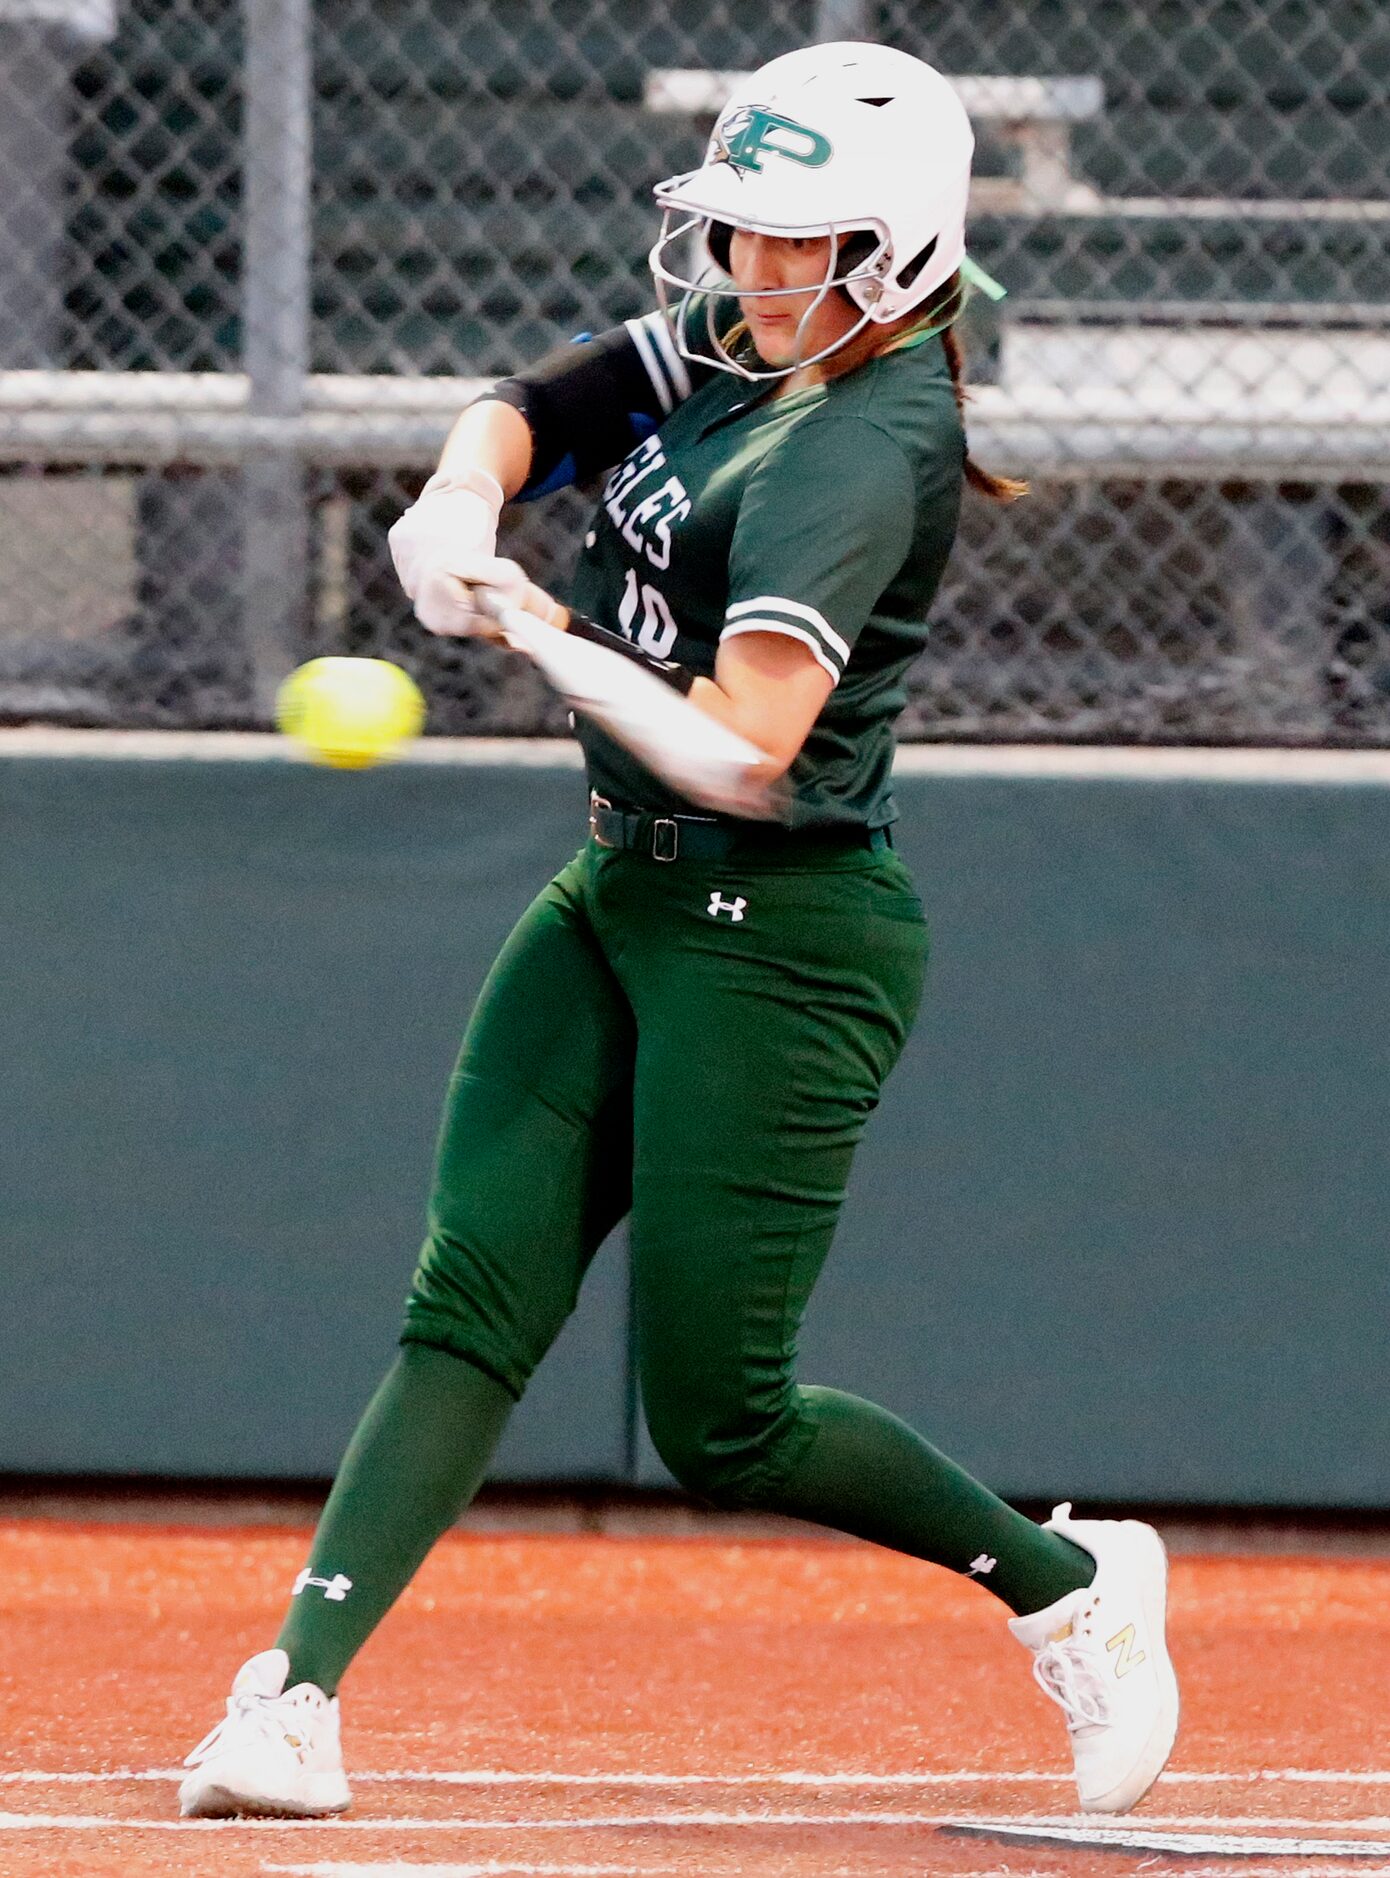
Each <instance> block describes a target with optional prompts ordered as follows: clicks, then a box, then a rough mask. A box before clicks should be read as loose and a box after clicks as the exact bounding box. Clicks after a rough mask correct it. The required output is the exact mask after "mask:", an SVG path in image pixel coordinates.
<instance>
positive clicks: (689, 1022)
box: [404, 843, 927, 1506]
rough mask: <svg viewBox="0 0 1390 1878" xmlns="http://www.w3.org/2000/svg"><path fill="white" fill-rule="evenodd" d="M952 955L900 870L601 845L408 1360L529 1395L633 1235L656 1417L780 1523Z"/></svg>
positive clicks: (477, 1147)
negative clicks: (898, 1107)
mask: <svg viewBox="0 0 1390 1878" xmlns="http://www.w3.org/2000/svg"><path fill="white" fill-rule="evenodd" d="M926 953H927V937H926V926H925V922H924V919H923V914H922V908H921V905H920V904H919V902H918V899H917V896H916V893H915V891H914V889H913V886H912V882H911V878H910V876H909V875H908V873H907V870H906V868H905V867H904V866H903V864H902V862H901V861H900V860H899V859H898V858H897V857H896V855H894V854H893V853H892V852H891V850H884V851H873V850H871V849H869V848H833V849H830V848H822V849H821V850H819V851H818V852H812V853H809V854H807V853H801V854H789V853H788V852H787V851H786V850H777V851H775V852H758V853H757V854H756V855H755V857H754V858H752V859H750V860H748V861H746V862H745V861H740V862H737V863H733V862H729V861H720V862H712V861H711V862H692V861H688V860H685V859H682V860H680V861H678V862H675V863H673V864H671V865H663V864H662V863H660V862H657V861H654V860H653V859H651V858H650V857H649V856H643V855H638V854H629V853H620V852H612V851H607V850H603V849H600V848H598V847H597V846H596V845H594V844H593V843H590V844H589V845H588V846H587V847H585V848H584V849H583V850H581V852H580V853H579V855H578V856H577V857H576V858H575V859H574V860H573V861H572V862H571V863H570V864H569V866H567V867H566V868H565V869H564V870H563V871H562V872H561V873H560V874H559V875H558V876H557V877H556V879H555V880H553V881H552V882H551V884H550V885H549V886H548V887H547V888H546V889H545V891H544V892H543V893H542V894H541V895H540V897H539V898H538V899H537V900H536V901H535V903H534V904H533V905H532V906H531V908H530V910H529V911H528V912H527V913H526V914H525V915H524V917H523V918H522V920H521V922H520V924H519V925H518V926H517V928H516V930H515V931H514V932H513V934H512V935H511V938H510V939H509V940H508V942H507V944H506V946H505V947H504V949H503V951H502V953H501V955H500V956H499V958H498V960H497V962H496V964H495V966H494V967H493V970H492V972H491V974H490V976H489V978H488V980H487V983H486V985H485V986H484V989H483V992H482V995H481V997H480V999H479V1002H478V1005H477V1008H476V1010H475V1012H474V1014H473V1018H472V1021H471V1022H470V1024H469V1027H468V1031H467V1035H466V1036H465V1038H464V1042H463V1048H462V1052H461V1055H460V1057H459V1061H458V1066H457V1069H456V1071H455V1073H454V1076H453V1079H452V1081H451V1084H450V1088H449V1096H448V1102H447V1107H446V1111H445V1116H444V1122H443V1128H442V1134H441V1139H440V1145H439V1158H438V1167H437V1175H436V1181H435V1187H434V1192H433V1197H432V1202H431V1208H430V1221H429V1237H428V1239H427V1241H426V1244H425V1248H424V1251H423V1254H422V1257H421V1261H420V1265H419V1269H418V1271H417V1274H416V1278H415V1282H414V1286H413V1289H412V1294H411V1297H410V1301H409V1305H408V1309H407V1319H406V1328H405V1332H404V1341H406V1342H408V1343H409V1342H415V1343H422V1344H427V1345H433V1346H435V1347H437V1348H439V1349H442V1350H446V1351H450V1352H452V1353H453V1354H455V1355H457V1356H461V1357H464V1358H466V1359H467V1360H469V1361H470V1362H472V1363H473V1364H475V1365H476V1366H477V1367H479V1368H481V1369H483V1370H486V1371H488V1372H489V1373H491V1374H492V1375H493V1376H495V1377H496V1378H497V1379H498V1380H499V1381H500V1382H501V1383H503V1384H504V1385H505V1386H506V1388H507V1389H508V1390H510V1391H511V1392H512V1393H513V1394H514V1395H516V1396H518V1397H519V1396H520V1394H521V1392H522V1390H523V1389H524V1388H525V1386H526V1383H527V1380H528V1379H529V1377H530V1375H531V1373H532V1371H533V1370H534V1368H535V1367H536V1365H537V1364H538V1363H539V1362H540V1360H541V1359H542V1357H543V1356H544V1355H545V1353H546V1351H547V1349H548V1348H549V1347H550V1344H551V1343H552V1341H553V1340H554V1338H555V1336H556V1334H557V1333H558V1331H559V1330H560V1328H561V1326H562V1325H563V1323H564V1321H565V1319H566V1318H567V1317H568V1315H569V1313H570V1312H571V1310H572V1309H573V1307H574V1303H575V1299H576V1296H577V1293H578V1290H579V1285H580V1281H581V1280H582V1278H583V1276H584V1272H585V1269H586V1267H587V1266H588V1263H589V1261H590V1259H591V1258H592V1257H593V1254H594V1252H595V1251H596V1250H597V1248H598V1246H599V1244H600V1242H601V1241H602V1240H603V1239H604V1238H605V1236H606V1235H607V1234H608V1232H609V1231H610V1230H611V1229H612V1227H613V1226H614V1225H616V1224H617V1222H618V1221H619V1220H620V1219H622V1218H623V1217H624V1215H627V1214H629V1213H630V1215H631V1225H630V1234H631V1258H632V1272H633V1296H634V1301H635V1313H636V1335H637V1350H638V1360H639V1364H640V1372H641V1384H642V1398H643V1404H644V1407H645V1411H646V1417H647V1425H648V1427H649V1429H650V1431H651V1435H652V1439H653V1441H654V1442H655V1444H656V1447H657V1449H658V1451H659V1452H660V1454H661V1455H662V1457H663V1459H664V1460H665V1462H666V1464H667V1466H668V1467H669V1468H670V1469H671V1471H672V1473H673V1474H674V1475H675V1476H676V1478H677V1479H678V1480H679V1481H681V1482H682V1483H683V1484H684V1485H685V1486H687V1487H688V1488H690V1489H691V1490H692V1491H694V1492H697V1493H700V1494H702V1495H704V1496H706V1497H707V1498H710V1499H713V1500H716V1501H719V1502H721V1503H725V1504H731V1505H744V1506H750V1505H764V1506H773V1505H777V1504H779V1489H780V1487H781V1485H782V1483H783V1482H784V1481H785V1480H786V1479H787V1477H788V1476H789V1474H790V1473H791V1471H792V1470H793V1469H795V1468H796V1466H797V1464H798V1462H799V1460H800V1458H801V1457H802V1455H803V1454H804V1452H805V1450H806V1449H807V1447H808V1446H809V1445H810V1444H811V1443H812V1442H813V1441H814V1438H815V1432H816V1427H815V1424H816V1396H817V1394H818V1393H819V1392H816V1391H802V1390H798V1388H797V1387H796V1384H795V1381H794V1377H793V1366H794V1359H795V1353H796V1338H797V1331H798V1326H799V1325H800V1322H801V1318H802V1313H803V1311H804V1308H805V1305H806V1301H807V1299H808V1297H809V1296H810V1293H811V1288H812V1286H813V1285H814V1283H815V1281H816V1278H817V1275H818V1274H819V1272H820V1270H821V1267H822V1265H823V1263H824V1261H825V1257H826V1254H827V1252H828V1251H829V1248H830V1241H831V1236H832V1234H833V1233H834V1230H835V1222H836V1218H837V1216H838V1214H839V1211H840V1205H841V1202H842V1200H843V1198H844V1193H845V1183H846V1181H847V1179H848V1177H849V1171H850V1163H851V1160H852V1158H853V1155H854V1149H855V1146H856V1144H857V1143H858V1141H859V1138H860V1135H861V1134H862V1132H863V1129H864V1124H865V1123H866V1121H867V1120H868V1118H869V1116H870V1114H871V1113H872V1111H873V1109H874V1107H875V1105H876V1103H877V1101H878V1098H879V1092H880V1090H881V1088H882V1086H883V1082H884V1078H885V1077H886V1076H887V1075H888V1072H889V1071H890V1070H891V1069H892V1067H893V1064H894V1063H895V1062H896V1060H897V1057H898V1055H899V1052H900V1051H901V1049H902V1047H903V1042H904V1040H905V1038H906V1036H907V1034H908V1031H909V1029H910V1027H911V1025H912V1021H913V1018H914V1016H915V1014H916V1011H917V1005H918V1001H919V998H920V995H921V988H922V979H923V971H924V966H925V960H926Z"/></svg>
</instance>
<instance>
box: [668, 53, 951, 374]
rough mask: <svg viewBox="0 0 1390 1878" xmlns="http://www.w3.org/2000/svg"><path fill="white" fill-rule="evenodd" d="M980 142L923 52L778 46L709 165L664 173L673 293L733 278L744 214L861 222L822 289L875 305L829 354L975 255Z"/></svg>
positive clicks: (807, 231)
mask: <svg viewBox="0 0 1390 1878" xmlns="http://www.w3.org/2000/svg"><path fill="white" fill-rule="evenodd" d="M974 147H975V139H974V135H973V133H972V131H971V128H970V120H969V118H968V117H967V116H966V114H965V107H964V106H963V105H962V104H961V102H960V99H959V98H958V97H957V96H956V93H955V91H954V89H953V88H952V86H951V84H950V83H949V81H948V80H947V79H945V78H943V77H942V75H941V73H940V72H938V71H937V70H936V69H935V68H934V67H933V66H930V65H928V64H926V63H925V62H924V61H923V60H921V59H915V58H913V57H912V56H911V54H909V53H906V52H899V51H896V50H895V49H894V48H893V47H891V46H879V45H872V44H860V43H857V42H855V41H844V42H840V43H835V44H831V45H821V46H807V47H805V48H804V49H803V50H801V51H799V52H788V53H786V54H784V56H783V57H781V58H778V59H773V60H772V61H771V62H770V63H769V64H767V65H764V66H762V67H761V68H760V70H758V71H756V72H754V73H753V74H752V75H751V76H750V77H748V78H747V79H745V80H744V81H743V83H742V84H740V85H739V87H738V89H737V90H736V91H735V92H734V94H733V96H732V97H731V98H730V99H729V101H728V103H727V104H726V105H725V106H724V109H723V110H722V111H721V112H720V114H719V118H718V120H717V122H716V124H715V126H714V131H713V134H712V136H711V137H710V141H709V147H708V149H707V150H706V152H705V159H704V162H703V163H702V164H701V166H700V168H699V169H697V170H690V171H688V172H687V173H686V174H684V175H682V176H672V177H669V178H668V179H667V180H666V181H665V182H661V183H658V184H657V185H656V188H655V191H654V193H655V196H656V199H657V202H658V203H659V204H660V205H661V207H662V209H663V211H664V216H663V221H662V229H661V234H660V235H659V237H658V239H657V241H656V244H655V246H654V247H653V248H652V251H651V254H650V256H649V260H650V263H651V268H652V273H653V275H654V276H655V279H656V283H657V289H658V293H659V294H660V296H661V298H662V302H663V304H667V303H668V301H667V294H666V292H665V290H666V289H667V288H675V289H676V290H677V291H678V292H680V293H681V294H682V295H685V296H686V297H687V298H688V297H689V296H690V295H691V294H693V293H695V292H697V291H701V292H707V293H708V292H711V291H713V293H714V294H715V295H721V296H727V295H728V294H730V293H731V292H732V289H731V288H730V287H729V286H728V285H727V282H725V283H724V284H722V285H721V284H720V283H719V282H718V281H717V280H714V279H712V274H713V273H714V272H715V271H716V270H717V273H718V274H719V275H723V274H724V273H725V268H726V264H727V260H728V245H727V244H728V230H730V229H732V228H741V229H746V230H748V231H749V232H751V233H755V234H763V235H778V236H789V235H801V236H813V237H818V236H820V237H823V236H827V235H829V236H831V237H832V238H833V237H844V236H850V237H853V236H855V235H859V236H860V237H861V239H860V240H859V241H857V242H856V241H853V240H850V241H849V242H843V241H841V242H839V243H837V242H836V241H835V240H833V239H832V243H831V257H830V261H829V264H828V268H827V277H826V280H825V281H824V283H823V284H822V291H821V295H820V297H821V298H823V297H824V294H825V293H828V292H829V291H830V289H831V288H832V287H835V286H839V287H842V288H843V289H844V291H845V292H846V293H847V294H848V295H849V297H850V299H851V300H852V301H853V303H854V305H855V306H856V307H858V308H859V310H860V312H861V315H862V318H861V319H860V321H859V323H858V324H857V325H856V326H855V327H854V329H853V330H852V331H851V332H849V333H847V334H845V336H844V338H843V339H841V340H840V341H838V342H837V345H836V346H834V347H830V348H827V351H826V352H822V353H819V354H817V355H816V356H817V358H823V357H825V356H827V353H828V352H829V351H834V350H838V349H839V346H841V345H845V344H847V343H848V342H849V340H850V339H851V338H853V337H854V336H855V334H856V333H858V332H861V331H863V329H864V327H865V326H867V325H869V324H871V323H873V324H886V323H887V322H889V321H891V320H897V319H901V318H902V317H903V315H904V314H906V313H910V312H911V311H912V309H913V308H914V307H917V306H921V305H922V304H923V303H924V302H925V301H927V300H928V299H929V298H930V296H931V295H932V294H933V293H934V292H935V291H936V289H937V288H938V287H940V286H941V285H942V284H943V283H944V282H945V281H947V280H949V279H950V277H951V276H952V274H954V273H955V272H956V270H957V269H958V268H959V267H960V266H961V264H962V262H963V261H964V258H965V210H966V198H967V196H968V194H969V188H970V160H971V156H972V154H973V152H974ZM683 240H684V241H685V242H687V243H689V242H691V241H692V240H693V241H694V242H695V243H696V244H697V251H696V255H695V258H694V261H693V263H692V265H691V266H689V267H688V268H687V269H686V270H685V271H680V270H679V269H677V268H676V267H675V266H674V265H673V258H672V251H673V248H674V247H675V246H677V245H678V244H679V243H681V242H682V241H683ZM837 266H838V267H839V268H840V270H841V271H839V272H838V273H837V272H836V269H837ZM745 297H746V296H745ZM817 304H819V299H818V301H817ZM683 328H684V321H683V319H682V320H678V321H677V331H678V333H680V332H683ZM720 350H721V352H722V348H720ZM716 362H718V361H716ZM724 362H725V363H726V364H727V366H728V367H729V369H731V370H734V371H739V372H741V373H742V374H743V375H744V376H748V377H780V376H782V375H783V373H781V372H771V371H768V372H756V371H747V370H746V369H745V368H744V367H741V366H739V365H738V364H736V363H735V362H734V361H733V360H732V359H730V358H728V356H727V355H725V356H724ZM812 362H813V361H811V360H798V362H797V363H798V364H810V363H812ZM785 369H786V370H787V371H790V370H794V369H795V367H790V366H789V367H787V368H785Z"/></svg>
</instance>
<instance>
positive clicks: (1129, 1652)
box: [1105, 1624, 1148, 1682]
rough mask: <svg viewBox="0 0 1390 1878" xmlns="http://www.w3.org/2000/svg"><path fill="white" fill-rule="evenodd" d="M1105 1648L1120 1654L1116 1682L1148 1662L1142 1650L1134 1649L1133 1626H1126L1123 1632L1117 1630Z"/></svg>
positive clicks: (1117, 1662) (1116, 1664) (1118, 1655)
mask: <svg viewBox="0 0 1390 1878" xmlns="http://www.w3.org/2000/svg"><path fill="white" fill-rule="evenodd" d="M1105 1647H1106V1649H1107V1650H1115V1651H1117V1652H1118V1654H1117V1655H1116V1657H1115V1680H1116V1681H1117V1682H1118V1681H1119V1679H1120V1677H1121V1676H1127V1675H1128V1674H1129V1672H1130V1671H1131V1670H1132V1669H1137V1668H1138V1667H1139V1665H1140V1664H1141V1663H1146V1662H1147V1661H1148V1658H1147V1656H1146V1655H1145V1654H1144V1652H1143V1651H1142V1650H1139V1651H1136V1650H1135V1648H1134V1625H1133V1624H1126V1625H1125V1627H1124V1629H1123V1630H1117V1631H1116V1632H1115V1634H1114V1636H1113V1637H1112V1638H1111V1639H1110V1641H1109V1642H1108V1643H1107V1644H1106V1646H1105Z"/></svg>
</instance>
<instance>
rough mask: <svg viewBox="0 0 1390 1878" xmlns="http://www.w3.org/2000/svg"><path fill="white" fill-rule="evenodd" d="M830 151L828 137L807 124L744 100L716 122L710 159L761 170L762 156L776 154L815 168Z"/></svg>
mask: <svg viewBox="0 0 1390 1878" xmlns="http://www.w3.org/2000/svg"><path fill="white" fill-rule="evenodd" d="M830 155H831V148H830V139H829V138H828V137H822V136H821V134H820V132H819V131H818V130H812V129H811V127H810V125H809V124H798V123H797V122H796V120H795V118H791V117H783V116H782V114H781V112H780V111H767V110H764V109H763V107H762V106H761V105H757V104H744V105H740V106H739V107H738V109H737V110H734V111H730V112H729V113H728V114H727V116H726V117H725V118H724V119H723V120H722V121H721V122H720V123H719V124H717V125H716V126H715V130H714V147H713V149H712V150H711V152H710V161H711V162H712V163H731V164H732V165H733V167H734V168H735V169H736V170H756V171H761V169H762V167H763V158H764V157H765V156H778V157H785V158H786V159H787V161H788V162H789V163H801V164H804V165H805V167H806V168H807V169H812V170H818V169H819V168H820V167H821V165H822V164H823V163H828V162H829V161H830Z"/></svg>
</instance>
